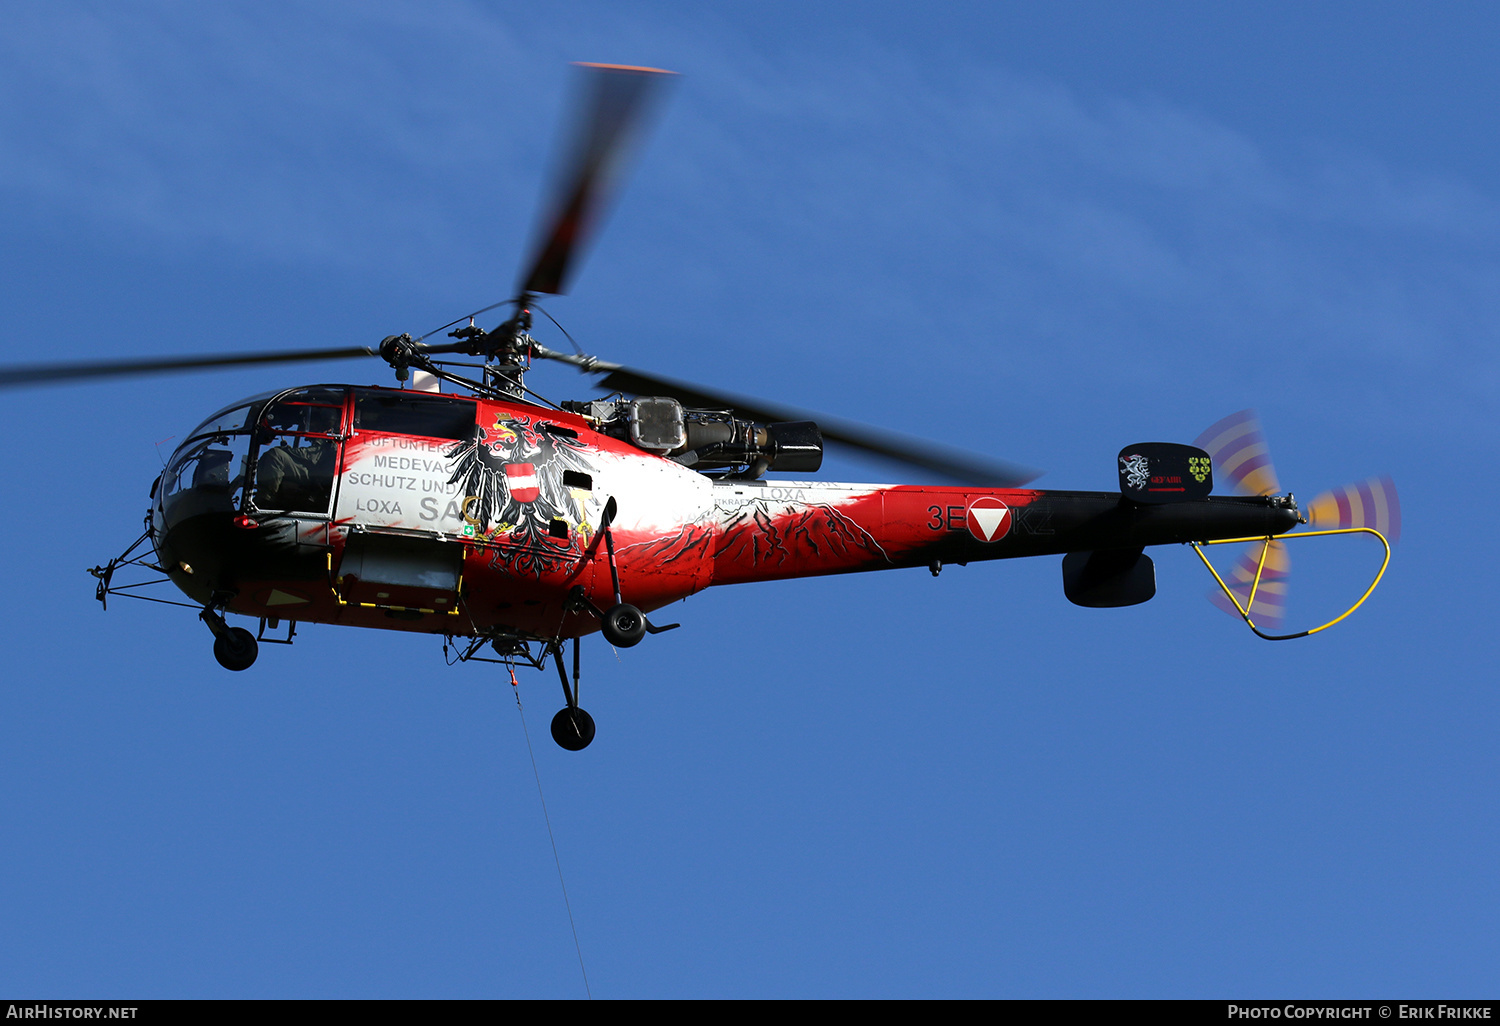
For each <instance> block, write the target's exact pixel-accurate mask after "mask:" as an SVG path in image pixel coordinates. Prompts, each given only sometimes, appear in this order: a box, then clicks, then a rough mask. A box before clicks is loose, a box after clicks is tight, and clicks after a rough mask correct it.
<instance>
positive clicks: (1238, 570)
mask: <svg viewBox="0 0 1500 1026" xmlns="http://www.w3.org/2000/svg"><path fill="white" fill-rule="evenodd" d="M1193 444H1194V445H1196V446H1197V447H1198V448H1200V449H1202V450H1203V451H1204V452H1206V453H1208V455H1209V457H1210V458H1211V459H1212V460H1213V468H1214V480H1215V481H1216V482H1221V483H1227V484H1228V485H1229V486H1230V489H1231V490H1232V491H1234V492H1236V493H1238V494H1240V495H1277V494H1279V493H1280V492H1281V484H1280V482H1278V481H1277V479H1276V468H1275V467H1274V466H1272V464H1271V450H1270V448H1269V447H1268V446H1267V445H1266V433H1265V432H1264V431H1263V430H1261V426H1260V418H1259V417H1258V416H1256V413H1255V411H1254V410H1241V411H1240V412H1238V413H1231V414H1230V415H1229V416H1227V417H1225V418H1224V419H1223V420H1221V421H1219V422H1218V423H1217V424H1215V425H1213V426H1212V427H1210V428H1209V429H1208V430H1207V431H1205V432H1203V434H1201V435H1199V436H1198V440H1197V441H1196V442H1194V443H1193ZM1263 548H1264V545H1263V544H1262V543H1261V542H1252V543H1250V544H1249V545H1248V546H1246V547H1245V550H1244V551H1243V552H1241V553H1240V558H1239V559H1237V560H1235V563H1234V569H1233V570H1231V571H1230V572H1229V573H1228V574H1226V575H1225V577H1224V583H1225V584H1227V585H1229V590H1230V591H1232V592H1234V597H1235V598H1237V599H1238V600H1239V603H1240V605H1241V606H1244V605H1246V604H1248V603H1249V602H1250V590H1251V585H1253V584H1254V583H1255V570H1256V567H1258V566H1259V565H1260V556H1261V550H1262V549H1263ZM1291 570H1292V560H1291V556H1290V554H1289V553H1288V552H1287V547H1286V544H1285V543H1284V542H1272V543H1271V547H1270V550H1269V551H1268V552H1266V563H1265V567H1264V569H1262V570H1261V575H1260V586H1259V587H1257V588H1256V589H1255V604H1254V606H1253V607H1251V609H1250V618H1251V619H1253V620H1254V621H1255V622H1256V623H1258V624H1261V625H1262V626H1263V627H1265V629H1267V630H1271V631H1274V630H1276V629H1278V628H1279V627H1280V626H1281V622H1282V620H1283V619H1284V618H1285V617H1286V598H1287V584H1288V581H1287V578H1288V576H1289V575H1290V574H1291ZM1208 600H1209V601H1210V602H1212V603H1213V604H1214V605H1216V606H1218V607H1219V608H1220V609H1222V610H1224V612H1226V613H1228V614H1229V615H1230V616H1233V617H1235V618H1236V619H1238V618H1239V616H1240V612H1239V610H1237V609H1235V608H1234V604H1233V603H1231V602H1230V601H1229V599H1227V598H1225V597H1224V593H1223V592H1222V591H1220V590H1219V589H1217V588H1216V589H1214V590H1213V591H1211V592H1209V593H1208Z"/></svg>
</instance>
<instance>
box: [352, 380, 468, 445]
mask: <svg viewBox="0 0 1500 1026" xmlns="http://www.w3.org/2000/svg"><path fill="white" fill-rule="evenodd" d="M474 407H475V404H474V402H473V401H472V400H467V399H453V398H449V397H447V396H437V395H427V394H424V393H420V392H356V393H354V430H356V431H381V432H386V433H388V434H393V435H420V436H421V437H423V438H450V439H454V440H462V439H468V438H472V437H473V435H474Z"/></svg>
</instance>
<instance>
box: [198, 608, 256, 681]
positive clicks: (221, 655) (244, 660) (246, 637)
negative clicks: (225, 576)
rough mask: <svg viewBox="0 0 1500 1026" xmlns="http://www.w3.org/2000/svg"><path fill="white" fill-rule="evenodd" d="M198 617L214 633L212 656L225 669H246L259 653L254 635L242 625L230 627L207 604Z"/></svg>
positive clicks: (251, 664) (253, 662) (252, 663)
mask: <svg viewBox="0 0 1500 1026" xmlns="http://www.w3.org/2000/svg"><path fill="white" fill-rule="evenodd" d="M198 619H200V620H202V621H203V622H204V623H206V624H208V629H209V630H211V631H213V635H214V658H215V659H217V660H218V661H219V665H220V666H222V667H224V669H226V670H248V669H250V667H251V666H253V665H254V664H255V657H256V656H258V655H260V644H259V643H258V642H257V641H256V640H255V635H254V634H251V633H250V632H249V631H247V630H245V628H243V627H231V626H229V625H228V624H227V623H225V622H224V618H223V617H222V616H220V615H219V614H218V613H217V612H215V611H214V608H213V606H209V607H207V608H206V609H204V610H203V612H201V613H199V614H198Z"/></svg>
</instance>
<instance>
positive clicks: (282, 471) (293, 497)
mask: <svg viewBox="0 0 1500 1026" xmlns="http://www.w3.org/2000/svg"><path fill="white" fill-rule="evenodd" d="M305 442H306V444H305V445H301V446H296V447H293V446H290V445H287V444H286V443H282V444H281V445H278V446H276V447H275V448H274V449H268V450H266V451H264V452H262V453H261V454H260V457H259V459H257V460H256V467H255V479H256V483H257V485H258V486H259V487H258V490H257V494H256V502H257V504H258V505H260V506H262V507H266V508H270V509H294V510H301V511H304V512H310V513H322V512H324V511H325V510H326V508H327V506H328V496H329V492H330V491H331V490H332V486H333V471H334V467H333V461H334V453H335V449H334V445H333V442H331V441H330V440H328V439H326V438H308V439H305Z"/></svg>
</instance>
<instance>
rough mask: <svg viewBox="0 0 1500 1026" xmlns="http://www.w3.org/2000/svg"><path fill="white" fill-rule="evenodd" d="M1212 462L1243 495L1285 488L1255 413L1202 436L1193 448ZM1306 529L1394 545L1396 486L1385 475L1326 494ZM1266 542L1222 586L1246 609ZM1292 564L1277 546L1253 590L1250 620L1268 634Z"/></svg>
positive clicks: (1215, 599) (1310, 510)
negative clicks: (1359, 531) (1377, 536)
mask: <svg viewBox="0 0 1500 1026" xmlns="http://www.w3.org/2000/svg"><path fill="white" fill-rule="evenodd" d="M1195 444H1196V445H1197V446H1198V448H1200V449H1203V450H1205V451H1206V452H1207V453H1208V454H1209V456H1210V457H1212V459H1213V467H1214V475H1215V477H1216V479H1218V480H1220V481H1228V482H1229V483H1230V484H1231V486H1232V487H1233V488H1234V490H1235V491H1237V492H1239V493H1240V494H1241V495H1276V494H1277V493H1279V492H1280V490H1281V486H1280V484H1278V483H1277V480H1276V468H1275V467H1274V466H1272V464H1271V455H1270V450H1269V449H1268V448H1267V447H1266V436H1265V432H1264V431H1262V430H1261V426H1260V420H1259V419H1258V418H1257V417H1256V415H1255V411H1254V410H1241V411H1240V412H1239V413H1234V414H1231V415H1230V416H1228V417H1225V418H1224V419H1223V420H1221V421H1219V422H1218V423H1217V424H1215V425H1214V426H1213V427H1211V428H1209V429H1208V430H1207V431H1205V432H1203V434H1201V435H1199V436H1198V441H1197V442H1196V443H1195ZM1307 517H1308V524H1309V526H1310V527H1311V528H1312V529H1313V530H1318V531H1321V530H1329V529H1333V528H1342V527H1372V528H1374V529H1375V530H1377V531H1379V532H1380V533H1381V534H1383V535H1384V536H1385V538H1386V540H1387V541H1390V542H1394V541H1396V539H1397V538H1399V537H1400V536H1401V502H1400V499H1398V498H1397V496H1396V485H1395V483H1394V482H1393V481H1392V480H1391V479H1390V478H1389V477H1386V476H1381V477H1372V478H1369V479H1368V480H1365V481H1360V482H1358V483H1356V484H1350V485H1344V486H1343V487H1342V488H1335V489H1333V490H1332V491H1327V492H1324V493H1323V494H1322V495H1319V496H1318V497H1317V498H1315V499H1313V500H1312V502H1310V503H1308V505H1307ZM1262 548H1263V543H1261V542H1252V543H1250V545H1248V546H1246V548H1245V551H1244V552H1242V553H1241V554H1240V557H1239V559H1237V560H1236V561H1235V564H1234V569H1232V570H1231V571H1230V572H1229V573H1228V574H1226V575H1225V577H1224V583H1225V584H1227V585H1228V586H1229V590H1230V591H1232V592H1233V593H1234V596H1235V598H1237V599H1239V602H1240V605H1241V606H1244V605H1246V604H1247V603H1248V602H1249V599H1250V588H1251V585H1252V583H1254V581H1255V571H1256V567H1257V566H1259V565H1260V557H1261V550H1262ZM1291 568H1292V564H1291V559H1290V557H1289V555H1288V553H1287V546H1286V545H1285V543H1283V542H1279V541H1273V542H1272V543H1271V545H1270V549H1269V550H1268V551H1267V552H1266V562H1265V567H1264V568H1263V569H1262V570H1261V575H1260V586H1259V587H1258V588H1256V590H1255V604H1254V606H1253V607H1252V608H1251V610H1250V616H1251V619H1253V620H1255V622H1256V623H1258V624H1261V625H1262V626H1263V627H1264V628H1265V629H1266V630H1271V631H1274V630H1276V629H1278V628H1279V627H1280V625H1281V621H1282V619H1283V617H1284V616H1285V615H1286V598H1287V583H1288V582H1287V577H1288V575H1289V574H1290V572H1291ZM1208 600H1209V601H1210V602H1212V603H1213V604H1214V605H1216V606H1218V607H1219V608H1220V609H1222V610H1224V611H1225V612H1226V613H1229V614H1230V615H1231V616H1234V617H1236V618H1238V617H1239V615H1240V613H1239V611H1238V610H1237V609H1235V608H1234V606H1233V604H1231V603H1230V601H1229V600H1228V599H1227V598H1225V597H1224V593H1223V592H1222V591H1219V590H1214V591H1211V592H1209V593H1208Z"/></svg>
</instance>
